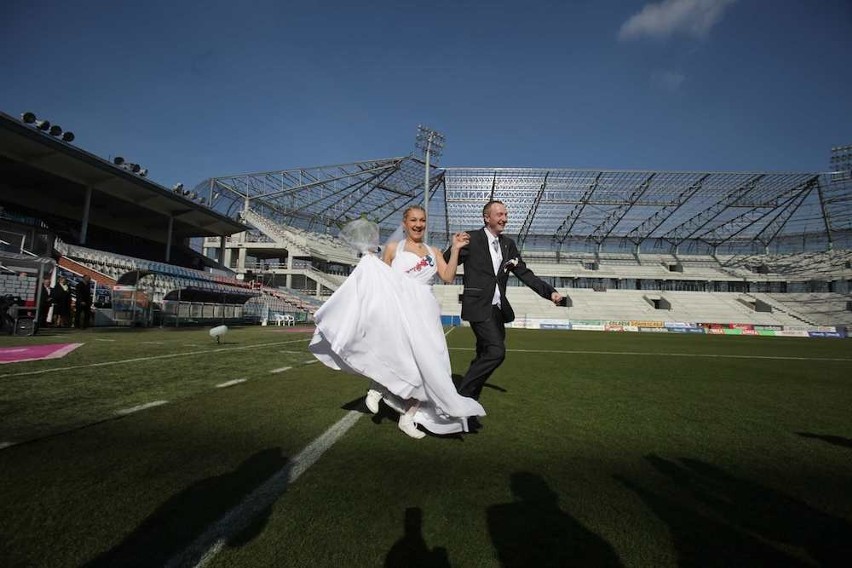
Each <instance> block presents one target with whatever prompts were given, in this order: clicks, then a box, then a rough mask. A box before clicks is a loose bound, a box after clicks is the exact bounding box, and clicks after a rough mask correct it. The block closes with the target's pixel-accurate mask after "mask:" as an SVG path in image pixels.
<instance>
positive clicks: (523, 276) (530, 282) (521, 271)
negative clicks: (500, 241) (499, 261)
mask: <svg viewBox="0 0 852 568" xmlns="http://www.w3.org/2000/svg"><path fill="white" fill-rule="evenodd" d="M507 252H508V256H509V258H507V259H506V258H504V259H503V262H504V266H505V265H506V263H510V262H513V261H514V260H515V259H517V264H515V266H514V268H510V269H509V270H510V271H511V272H512V273H514V275H515V276H516V277H517V278H518V280H520V281H521V282H523V283H524V284H525V285H526V286H527V287H528V288H530V289H531V290H533V291H535V293H536V294H538V295H539V296H541V297H542V298H545V299H547V300H552V299H553V293H554V292H556V288H554V287H553V286H551V285H550V284H548V283H547V282H545V281H544V280H542V279H541V278H539V277H538V276H536V275H535V272H533V271H532V270H530V269H529V268H527V263H526V262H524V259H523V258H521V253H520V252H519V251H518V247H517V246H516V245H515V243H514V242H511V243H510V244H509V250H508V251H507Z"/></svg>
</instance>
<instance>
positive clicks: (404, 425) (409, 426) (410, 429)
mask: <svg viewBox="0 0 852 568" xmlns="http://www.w3.org/2000/svg"><path fill="white" fill-rule="evenodd" d="M398 426H399V429H400V430H402V431H403V432H405V433H406V434H408V435H409V436H411V437H412V438H414V439H415V440H419V439H420V438H424V437H426V432H422V431H420V430H418V429H417V424H415V423H414V420H413V419H412V418H411V416H408V415H406V414H400V416H399V424H398Z"/></svg>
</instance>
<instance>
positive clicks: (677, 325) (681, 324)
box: [663, 321, 695, 329]
mask: <svg viewBox="0 0 852 568" xmlns="http://www.w3.org/2000/svg"><path fill="white" fill-rule="evenodd" d="M663 325H664V326H665V327H667V328H669V329H684V328H687V327H695V324H694V323H687V322H685V321H667V322H664V323H663Z"/></svg>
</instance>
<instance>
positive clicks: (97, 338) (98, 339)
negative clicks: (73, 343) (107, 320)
mask: <svg viewBox="0 0 852 568" xmlns="http://www.w3.org/2000/svg"><path fill="white" fill-rule="evenodd" d="M95 341H115V339H101V338H100V337H96V338H95Z"/></svg>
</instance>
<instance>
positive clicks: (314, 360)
mask: <svg viewBox="0 0 852 568" xmlns="http://www.w3.org/2000/svg"><path fill="white" fill-rule="evenodd" d="M302 363H303V364H305V365H313V364H314V363H319V361H318V360H317V359H311V360H310V361H302Z"/></svg>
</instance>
